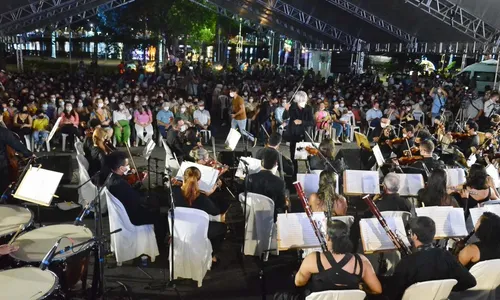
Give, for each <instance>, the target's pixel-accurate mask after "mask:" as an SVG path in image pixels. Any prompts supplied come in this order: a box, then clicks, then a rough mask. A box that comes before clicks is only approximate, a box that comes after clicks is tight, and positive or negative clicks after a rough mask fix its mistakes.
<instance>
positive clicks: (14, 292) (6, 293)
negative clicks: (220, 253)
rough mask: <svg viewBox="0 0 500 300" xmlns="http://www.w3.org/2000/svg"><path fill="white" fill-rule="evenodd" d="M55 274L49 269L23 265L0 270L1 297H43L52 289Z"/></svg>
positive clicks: (55, 282) (50, 292) (53, 287)
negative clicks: (44, 269) (22, 266)
mask: <svg viewBox="0 0 500 300" xmlns="http://www.w3.org/2000/svg"><path fill="white" fill-rule="evenodd" d="M57 283H58V279H57V276H56V275H54V273H52V272H50V271H42V270H40V269H38V268H33V267H25V268H18V269H11V270H6V271H0V291H2V296H0V298H2V299H43V298H45V297H47V296H49V295H50V294H52V292H53V291H54V289H55V288H56V286H57Z"/></svg>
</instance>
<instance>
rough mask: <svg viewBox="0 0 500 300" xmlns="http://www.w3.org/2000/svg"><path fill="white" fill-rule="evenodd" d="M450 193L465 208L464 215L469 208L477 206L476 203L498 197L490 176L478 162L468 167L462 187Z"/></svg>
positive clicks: (467, 212)
mask: <svg viewBox="0 0 500 300" xmlns="http://www.w3.org/2000/svg"><path fill="white" fill-rule="evenodd" d="M452 195H453V196H454V197H455V199H456V200H457V201H458V203H459V204H460V206H461V207H464V208H465V209H466V211H465V214H466V216H467V215H468V214H469V211H468V210H469V209H470V208H474V207H477V205H478V204H480V203H483V202H486V201H488V200H497V199H498V196H497V193H496V190H495V185H494V183H493V182H492V180H491V177H490V176H489V175H488V173H486V169H485V168H484V167H483V166H482V165H480V164H473V165H472V166H471V167H470V170H469V174H468V176H467V181H466V183H465V186H464V189H461V190H460V191H459V192H458V193H454V194H452Z"/></svg>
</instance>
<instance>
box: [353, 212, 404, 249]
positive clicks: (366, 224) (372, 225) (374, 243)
mask: <svg viewBox="0 0 500 300" xmlns="http://www.w3.org/2000/svg"><path fill="white" fill-rule="evenodd" d="M385 221H386V222H387V226H389V228H390V229H391V230H392V232H394V233H395V234H397V235H398V236H399V237H400V238H401V240H403V242H404V243H405V244H406V245H407V246H410V241H409V240H408V238H407V237H406V231H405V226H404V223H403V219H402V218H401V217H386V218H385ZM359 229H360V231H361V239H362V242H363V250H364V252H365V253H368V252H375V251H385V250H395V249H396V246H394V243H393V242H392V240H391V238H390V237H389V236H388V235H387V233H386V232H385V230H384V228H383V227H382V225H380V222H379V221H378V220H377V219H376V218H368V219H361V220H360V221H359Z"/></svg>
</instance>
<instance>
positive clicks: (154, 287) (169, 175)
mask: <svg viewBox="0 0 500 300" xmlns="http://www.w3.org/2000/svg"><path fill="white" fill-rule="evenodd" d="M165 177H167V182H168V185H169V196H170V209H169V210H168V212H169V214H170V216H169V218H170V220H171V224H172V226H169V230H170V239H169V240H170V245H171V247H170V249H169V260H170V265H171V267H170V268H169V269H170V270H169V271H170V272H169V277H170V278H169V281H167V278H166V276H167V272H166V269H165V268H164V270H163V281H162V282H160V283H156V284H155V283H154V282H150V283H149V285H148V287H146V289H148V290H158V291H161V292H164V291H165V290H166V289H167V288H169V287H171V288H173V289H174V291H175V292H176V294H177V297H178V298H179V299H181V295H180V294H179V291H178V290H177V286H176V284H175V281H174V274H175V273H174V271H175V270H174V268H175V267H174V266H175V258H174V257H175V247H174V246H175V244H174V240H175V237H174V232H175V201H174V195H173V193H172V170H171V169H170V168H166V169H165ZM143 272H144V271H143ZM144 273H145V272H144ZM146 274H147V273H146ZM147 275H148V276H149V274H147ZM150 277H151V276H150ZM151 278H152V277H151Z"/></svg>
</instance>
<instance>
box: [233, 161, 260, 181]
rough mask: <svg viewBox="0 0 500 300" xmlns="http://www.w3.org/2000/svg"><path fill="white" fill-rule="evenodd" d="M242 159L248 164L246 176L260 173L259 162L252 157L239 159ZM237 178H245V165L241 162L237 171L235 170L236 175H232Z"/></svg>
mask: <svg viewBox="0 0 500 300" xmlns="http://www.w3.org/2000/svg"><path fill="white" fill-rule="evenodd" d="M241 159H243V160H245V161H246V162H247V163H248V173H250V174H248V175H251V174H255V173H258V172H260V169H261V160H260V159H256V158H253V157H248V156H247V157H243V156H242V157H240V160H241ZM234 176H236V177H238V178H245V164H243V163H242V162H241V161H240V162H239V164H238V169H237V170H236V174H235V175H234Z"/></svg>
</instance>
